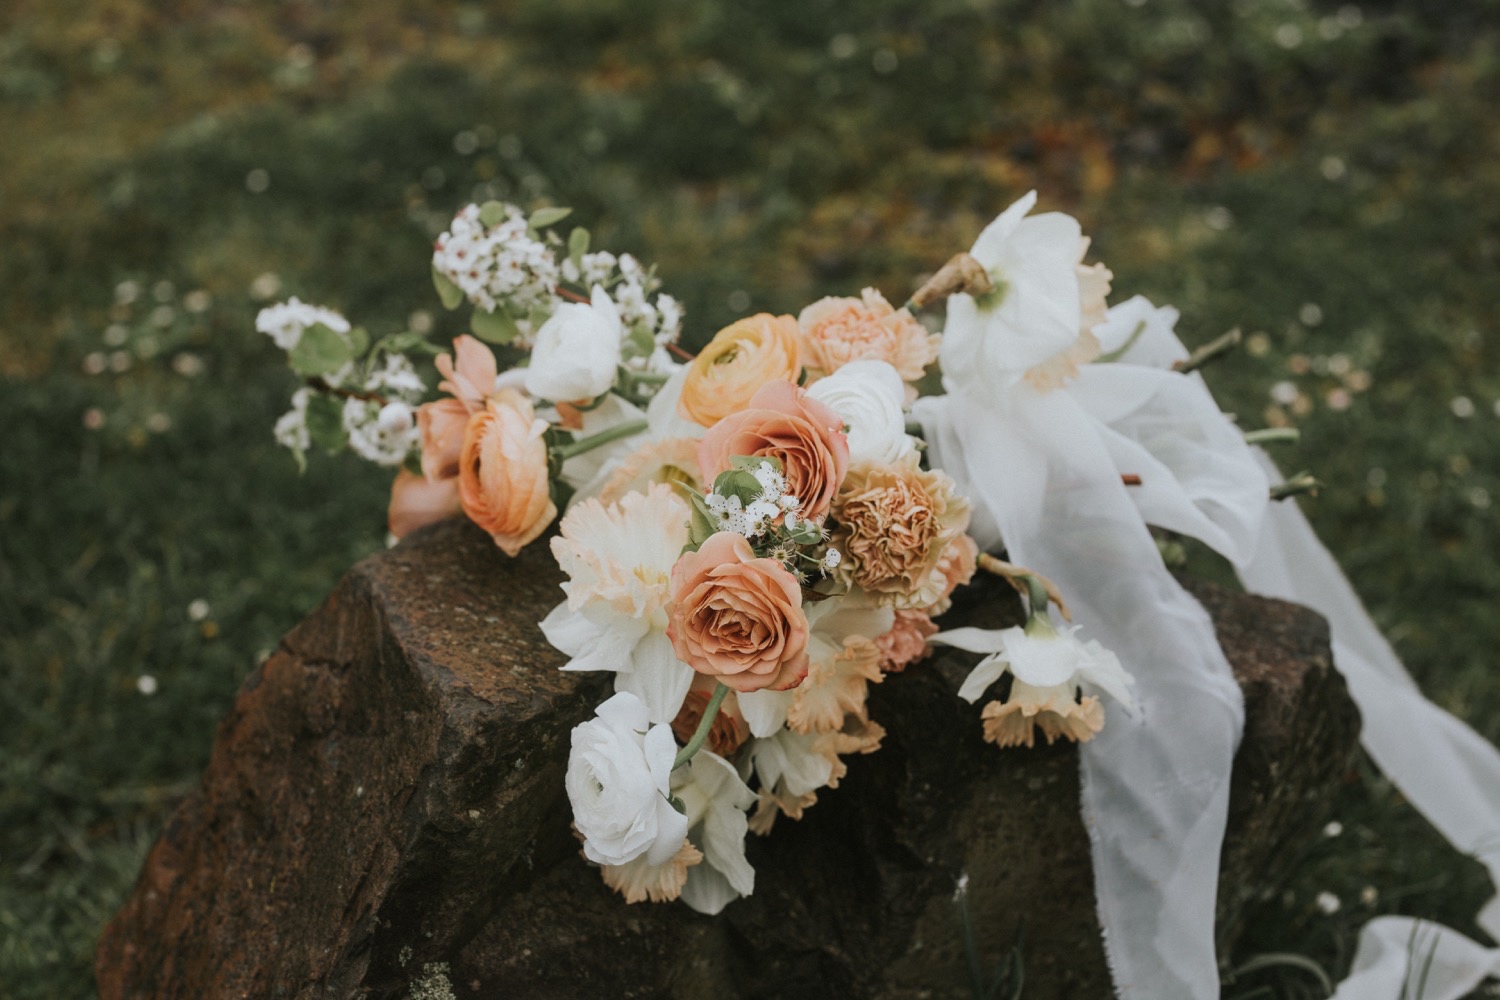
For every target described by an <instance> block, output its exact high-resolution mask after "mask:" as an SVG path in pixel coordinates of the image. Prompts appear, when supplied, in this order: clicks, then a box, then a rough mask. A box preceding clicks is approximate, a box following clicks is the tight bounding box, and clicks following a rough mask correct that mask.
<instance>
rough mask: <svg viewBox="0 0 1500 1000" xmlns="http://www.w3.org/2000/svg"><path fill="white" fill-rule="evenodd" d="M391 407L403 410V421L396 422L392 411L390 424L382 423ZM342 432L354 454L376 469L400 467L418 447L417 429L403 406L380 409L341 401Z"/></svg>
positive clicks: (397, 414)
mask: <svg viewBox="0 0 1500 1000" xmlns="http://www.w3.org/2000/svg"><path fill="white" fill-rule="evenodd" d="M393 407H398V408H401V409H405V411H406V419H405V420H404V421H403V420H401V419H399V417H400V410H393V412H392V415H391V419H390V421H389V422H387V421H386V419H385V414H386V411H387V410H392V408H393ZM344 430H345V431H346V432H347V433H348V435H349V447H350V448H351V449H352V450H353V451H354V453H355V454H356V455H358V456H360V457H361V458H363V459H366V460H368V461H371V462H374V463H375V464H376V465H384V466H396V465H400V464H401V463H402V462H404V461H406V456H407V455H409V454H411V452H412V451H413V450H415V449H417V448H420V447H421V445H422V431H421V428H419V427H418V426H417V422H416V420H415V419H413V418H412V415H411V411H410V409H409V408H407V406H406V404H405V403H389V404H386V405H385V406H382V405H381V404H380V403H379V402H377V401H375V400H373V399H347V400H345V401H344Z"/></svg>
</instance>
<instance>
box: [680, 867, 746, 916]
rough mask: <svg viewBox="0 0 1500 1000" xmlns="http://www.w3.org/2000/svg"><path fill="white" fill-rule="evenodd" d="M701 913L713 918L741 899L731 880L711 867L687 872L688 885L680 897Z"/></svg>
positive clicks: (696, 868)
mask: <svg viewBox="0 0 1500 1000" xmlns="http://www.w3.org/2000/svg"><path fill="white" fill-rule="evenodd" d="M679 898H681V900H682V901H683V902H684V903H686V904H687V905H688V906H689V907H691V908H692V909H694V910H696V911H698V912H699V913H705V914H707V915H708V916H713V915H714V914H716V913H718V912H719V911H720V910H722V909H724V907H726V906H728V905H729V904H730V903H732V902H734V901H735V900H736V899H739V898H740V894H739V893H737V892H735V891H734V887H733V886H731V885H730V884H729V880H728V879H727V878H725V877H724V876H723V875H722V874H720V873H719V870H718V869H716V868H714V867H712V866H710V865H706V864H703V865H694V866H693V867H691V868H689V869H688V870H687V883H686V884H685V885H684V886H683V887H682V896H681V897H679Z"/></svg>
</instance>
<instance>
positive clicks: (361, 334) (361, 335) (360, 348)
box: [349, 326, 370, 358]
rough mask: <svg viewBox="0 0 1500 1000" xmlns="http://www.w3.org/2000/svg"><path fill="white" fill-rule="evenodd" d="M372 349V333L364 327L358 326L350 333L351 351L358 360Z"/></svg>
mask: <svg viewBox="0 0 1500 1000" xmlns="http://www.w3.org/2000/svg"><path fill="white" fill-rule="evenodd" d="M369 349H370V331H369V330H366V329H365V328H364V327H362V326H356V327H355V328H354V329H352V330H350V331H349V351H350V353H351V354H353V355H354V356H355V357H356V358H357V357H360V356H362V355H363V354H364V353H365V352H366V351H368V350H369Z"/></svg>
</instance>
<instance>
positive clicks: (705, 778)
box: [672, 750, 755, 915]
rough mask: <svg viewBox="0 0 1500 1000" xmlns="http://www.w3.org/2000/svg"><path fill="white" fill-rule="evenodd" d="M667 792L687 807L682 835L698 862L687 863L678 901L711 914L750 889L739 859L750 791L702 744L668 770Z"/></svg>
mask: <svg viewBox="0 0 1500 1000" xmlns="http://www.w3.org/2000/svg"><path fill="white" fill-rule="evenodd" d="M672 794H673V795H675V796H677V798H678V800H679V801H680V802H682V804H683V807H684V808H685V809H686V811H687V822H688V834H687V836H688V840H689V841H691V842H692V845H693V846H694V847H695V848H697V849H698V850H699V851H701V852H702V853H703V863H702V864H700V865H694V866H692V867H691V868H689V869H688V872H687V884H686V885H684V886H683V889H682V901H683V902H684V903H686V904H687V905H688V906H691V907H692V908H693V909H695V910H697V911H698V912H699V913H707V914H710V915H712V914H715V913H718V912H719V911H720V910H722V909H723V908H724V907H725V906H726V905H727V904H728V903H730V902H731V901H732V900H735V899H738V898H739V897H740V896H748V895H750V893H751V892H753V891H754V890H755V869H754V868H751V867H750V862H748V861H746V860H745V832H746V830H747V829H748V823H747V821H746V819H745V811H746V810H747V809H749V808H750V807H751V806H752V805H754V804H755V793H754V792H752V791H751V790H750V788H749V787H748V786H747V785H746V784H745V783H744V782H743V781H742V780H740V776H739V774H738V773H737V772H736V771H735V769H734V765H732V764H730V763H729V762H728V761H727V760H725V759H724V758H723V757H720V756H718V755H716V754H712V753H710V752H708V751H707V750H699V751H698V752H697V753H696V754H694V755H693V759H692V760H691V761H690V762H688V763H687V764H684V765H683V766H682V767H679V768H678V769H677V770H676V771H673V772H672Z"/></svg>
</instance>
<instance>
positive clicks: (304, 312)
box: [255, 295, 349, 351]
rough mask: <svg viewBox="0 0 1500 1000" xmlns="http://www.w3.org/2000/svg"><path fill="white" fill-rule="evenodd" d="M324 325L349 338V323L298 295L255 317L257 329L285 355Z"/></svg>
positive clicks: (268, 308)
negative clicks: (313, 329) (313, 328)
mask: <svg viewBox="0 0 1500 1000" xmlns="http://www.w3.org/2000/svg"><path fill="white" fill-rule="evenodd" d="M318 323H321V324H323V325H324V326H326V327H328V329H330V330H332V331H333V332H334V333H338V334H347V333H348V332H349V321H348V320H347V319H345V318H344V317H342V316H340V315H339V314H338V313H336V312H334V311H333V310H332V309H325V308H324V307H322V306H314V305H309V304H307V303H305V302H303V301H301V300H300V299H298V298H297V297H296V296H295V295H293V296H292V297H291V298H290V299H288V300H287V301H285V302H278V303H277V304H276V305H274V306H267V307H266V308H264V309H262V310H261V311H260V312H259V313H258V314H257V315H256V317H255V329H256V330H258V331H260V332H261V333H264V334H265V335H266V336H268V337H270V338H271V339H272V340H274V341H275V342H276V346H277V347H279V348H281V349H282V350H283V351H290V350H292V349H293V348H294V347H296V346H297V344H298V343H300V342H301V340H302V334H303V332H304V331H306V330H307V328H308V327H310V326H313V325H315V324H318Z"/></svg>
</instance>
